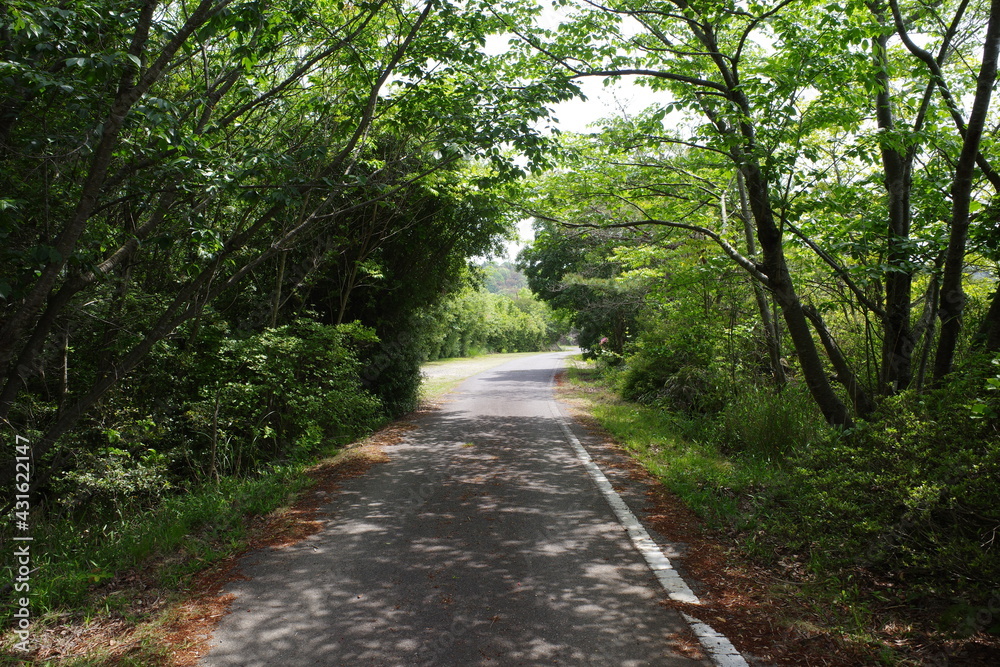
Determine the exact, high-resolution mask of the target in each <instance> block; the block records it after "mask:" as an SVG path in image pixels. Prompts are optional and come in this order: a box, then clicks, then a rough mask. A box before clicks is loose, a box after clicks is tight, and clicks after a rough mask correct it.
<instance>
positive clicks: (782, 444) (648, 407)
mask: <svg viewBox="0 0 1000 667" xmlns="http://www.w3.org/2000/svg"><path fill="white" fill-rule="evenodd" d="M615 375H616V373H615V371H612V372H610V373H607V372H605V373H603V374H602V373H601V372H600V371H598V370H595V369H593V368H588V367H583V366H581V365H579V364H578V365H576V366H575V367H571V368H570V379H571V381H572V382H573V383H574V385H575V386H576V387H578V388H586V391H585V395H586V399H587V401H588V403H589V405H588V410H589V411H590V412H591V413H592V414H593V416H594V417H595V418H596V419H597V420H598V421H599V422H600V423H601V425H602V426H603V427H604V428H605V429H606V430H607V431H609V432H610V433H611V434H612V435H613V436H614V437H615V438H616V439H617V440H618V441H619V442H620V443H621V444H622V445H623V446H624V448H625V449H626V450H628V451H629V452H630V453H631V454H632V455H633V456H634V457H635V458H636V459H637V460H638V461H640V462H641V463H642V464H643V465H644V466H645V467H646V468H647V469H648V470H649V471H650V472H651V473H652V474H654V475H655V476H656V477H657V478H658V479H659V480H661V481H662V483H663V484H664V485H665V486H666V487H667V488H668V489H669V490H670V491H672V492H673V493H675V494H676V495H677V496H679V497H680V498H681V499H682V500H683V501H684V502H685V503H686V504H687V505H688V506H689V507H691V508H692V509H693V510H694V511H695V512H696V513H698V514H699V515H700V516H701V517H702V518H703V520H704V521H705V522H706V525H707V526H708V527H709V528H711V529H714V530H717V531H722V532H725V533H727V534H728V535H730V536H732V537H733V538H734V539H735V540H736V541H737V542H738V543H739V544H740V545H741V547H742V550H743V551H744V553H746V554H747V555H748V556H749V557H752V558H755V559H757V560H758V561H759V562H763V563H767V564H769V565H770V566H771V567H773V568H775V569H776V570H778V571H780V573H781V575H782V577H783V578H785V579H787V580H794V581H795V582H796V583H795V585H794V586H791V587H789V591H791V592H788V591H786V592H784V593H782V594H783V595H795V596H798V597H800V598H806V599H810V600H812V601H813V603H814V604H815V605H816V606H817V607H819V608H822V609H823V610H824V612H825V615H826V616H827V617H828V618H829V622H830V626H831V631H832V632H834V634H840V635H843V636H845V637H847V638H848V640H849V641H851V642H852V643H855V644H857V645H864V646H867V647H869V649H870V650H871V652H872V656H873V660H876V661H878V662H885V663H887V664H895V663H896V662H898V661H899V660H905V659H906V658H905V657H903V656H902V654H901V653H900V652H899V651H898V650H897V648H895V647H894V646H893V645H894V644H896V643H899V644H900V645H904V644H906V643H907V641H909V639H912V638H908V639H907V640H906V641H902V642H897V640H899V639H900V637H888V636H887V635H886V633H885V632H884V631H883V630H884V628H885V627H897V628H907V630H906V632H908V633H911V634H912V633H913V632H916V631H917V630H916V629H917V628H919V632H920V633H923V635H922V636H924V637H925V638H927V637H932V636H933V637H934V638H935V641H939V642H949V641H955V640H956V639H957V640H961V639H963V638H969V637H973V636H975V635H978V636H979V637H984V636H987V635H989V634H990V633H997V632H1000V591H998V590H997V589H995V586H996V582H997V581H1000V555H998V550H997V549H995V548H993V536H994V535H995V534H996V532H997V530H1000V514H998V507H1000V488H998V487H997V485H996V480H997V479H1000V438H998V437H997V433H996V424H995V423H993V422H991V421H990V419H987V418H983V419H974V418H973V419H970V418H965V419H954V418H949V415H950V416H951V417H954V416H955V415H962V414H965V415H968V414H969V406H968V405H966V404H968V403H969V401H970V400H971V399H970V396H974V395H975V392H974V391H973V389H974V388H972V387H970V388H966V389H965V390H963V389H962V388H957V389H956V388H954V387H952V388H950V389H949V390H947V391H941V392H938V393H932V394H924V395H922V396H919V397H918V396H915V395H912V394H903V395H901V396H899V397H895V398H893V399H890V400H888V401H887V402H886V403H885V404H884V405H883V406H882V408H881V411H880V413H879V414H878V415H876V416H875V418H874V419H872V420H871V421H870V422H862V423H861V425H860V426H858V427H857V428H855V429H854V430H852V431H849V432H846V433H839V432H835V431H833V430H831V429H829V428H828V427H827V426H826V425H825V424H824V422H823V420H822V418H821V416H820V415H819V414H818V413H817V411H816V409H815V407H814V405H813V404H812V402H811V401H810V400H809V397H808V395H805V391H804V389H802V388H800V387H796V386H789V387H786V388H785V389H784V391H783V392H781V394H776V393H774V392H773V391H767V390H746V391H743V392H741V393H739V394H738V395H736V396H735V397H732V398H730V399H729V401H728V402H727V403H726V405H725V406H724V408H723V409H722V410H721V411H719V412H715V413H692V412H687V413H682V412H679V411H677V410H672V409H670V407H669V406H665V405H662V404H657V403H656V402H655V401H646V402H644V403H633V402H628V401H624V400H622V399H619V398H618V397H617V395H616V393H615V389H616V388H619V387H618V385H619V384H620V380H619V378H616V377H615ZM990 377H992V376H990ZM994 421H995V420H994ZM987 643H990V644H995V643H996V642H995V641H994V640H992V639H990V640H988V642H987Z"/></svg>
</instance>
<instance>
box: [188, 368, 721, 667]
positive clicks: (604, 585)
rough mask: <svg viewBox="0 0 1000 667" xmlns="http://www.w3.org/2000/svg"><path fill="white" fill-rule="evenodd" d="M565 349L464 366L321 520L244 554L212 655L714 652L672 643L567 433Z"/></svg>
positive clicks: (442, 658) (231, 660) (633, 660)
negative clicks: (557, 388)
mask: <svg viewBox="0 0 1000 667" xmlns="http://www.w3.org/2000/svg"><path fill="white" fill-rule="evenodd" d="M565 356H566V353H552V354H543V355H539V356H535V357H529V358H525V359H517V360H515V361H512V362H509V363H506V364H504V365H502V366H499V367H497V368H494V369H491V370H488V371H486V372H484V373H481V374H479V375H477V376H474V377H472V378H470V379H469V380H466V381H465V382H464V383H462V384H461V385H459V387H458V389H457V390H456V392H455V393H454V394H451V396H450V400H448V401H447V402H446V403H445V404H444V405H443V407H442V408H441V409H440V410H437V411H435V412H433V413H431V414H428V415H426V416H425V417H422V418H420V419H419V420H418V421H417V422H416V423H417V425H418V428H417V429H415V430H413V431H410V432H409V433H408V435H407V437H406V439H405V440H404V442H403V443H402V444H399V445H396V446H393V447H390V448H388V449H387V450H386V453H387V454H388V455H389V456H390V459H391V460H390V461H388V462H385V463H379V464H377V465H375V466H374V467H373V468H372V469H370V470H369V471H368V472H367V473H365V474H364V475H361V476H358V477H356V478H353V479H348V480H345V482H344V483H343V484H342V490H341V491H340V492H339V493H337V494H335V495H334V496H333V497H332V499H331V502H330V503H329V504H328V505H326V506H325V507H324V516H325V519H324V521H325V528H324V529H323V530H322V531H321V532H320V533H318V534H316V535H313V536H312V537H309V538H307V539H306V540H304V541H302V542H299V543H297V544H295V545H293V546H290V547H286V548H284V549H278V550H275V549H263V550H261V551H258V552H255V553H252V554H250V555H249V556H247V557H246V559H245V560H244V562H243V563H242V567H241V569H242V571H243V573H244V574H245V575H246V576H247V578H246V579H245V580H241V581H237V582H235V583H234V584H233V585H231V587H230V589H229V590H230V591H231V592H233V593H235V594H236V599H235V601H234V602H233V605H232V607H231V612H230V613H229V614H228V615H227V616H225V617H224V618H223V619H222V621H221V622H220V624H219V626H218V628H217V629H216V631H215V634H214V636H213V641H212V649H211V651H210V652H209V653H208V655H206V656H205V658H204V659H203V662H202V664H203V665H206V666H209V667H229V666H233V667H236V666H239V667H252V666H256V665H292V666H298V665H345V666H351V667H354V666H362V665H401V666H411V665H444V666H452V665H455V666H462V667H465V666H473V665H623V666H624V665H705V664H710V663H707V662H699V661H696V660H690V659H688V658H685V657H683V656H681V655H679V654H676V653H673V652H672V651H671V648H670V647H671V644H672V640H674V639H676V635H677V633H678V632H680V631H683V630H684V629H686V627H687V625H686V623H685V621H684V620H683V619H682V618H681V617H680V616H679V615H678V614H677V613H676V612H674V611H673V610H671V609H669V608H667V607H665V606H663V605H662V604H661V601H662V600H663V599H664V598H665V597H666V595H665V593H664V590H663V589H662V588H661V586H660V584H659V582H658V581H657V579H656V576H654V573H653V572H652V571H651V570H650V567H649V566H648V565H647V563H646V561H645V560H644V559H643V557H642V556H641V555H640V553H639V552H638V551H637V550H636V548H635V547H634V546H633V543H632V541H630V539H629V536H628V534H627V533H626V531H625V530H624V529H623V527H622V525H621V523H619V521H618V519H617V518H616V516H615V514H614V513H613V511H612V509H611V508H610V507H609V505H608V502H607V501H606V500H605V498H604V497H603V496H602V495H601V492H600V490H599V489H598V487H597V486H596V485H595V483H594V481H593V480H592V479H591V477H590V476H589V475H588V473H587V471H586V469H585V468H584V465H583V464H582V463H581V462H580V460H579V458H577V455H576V454H575V453H574V451H573V449H572V447H571V445H570V442H569V441H568V438H567V433H566V431H565V430H564V427H563V425H562V424H565V423H566V422H565V420H564V419H563V418H562V417H560V416H559V415H560V414H561V413H560V412H559V411H560V410H561V408H560V407H559V406H558V404H557V403H556V402H555V401H554V399H553V396H552V378H553V375H554V373H555V372H556V370H557V369H558V368H559V367H561V365H562V363H563V358H564V357H565ZM571 428H572V429H573V433H574V434H575V435H576V437H577V438H579V439H581V440H584V441H586V437H587V436H586V434H585V433H584V432H583V431H582V429H578V428H577V427H576V426H571Z"/></svg>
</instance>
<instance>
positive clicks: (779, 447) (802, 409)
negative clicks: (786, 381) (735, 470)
mask: <svg viewBox="0 0 1000 667" xmlns="http://www.w3.org/2000/svg"><path fill="white" fill-rule="evenodd" d="M829 433H830V431H829V429H828V427H827V425H826V422H825V421H824V419H823V415H822V414H821V413H820V412H819V410H818V409H817V408H816V403H815V401H813V399H812V397H811V396H810V395H809V392H808V390H806V388H805V387H802V386H800V385H794V384H793V385H790V386H787V387H785V388H784V389H783V390H782V391H781V392H776V391H775V389H774V388H773V387H760V386H756V385H754V386H748V387H746V388H744V389H743V390H742V391H740V392H739V393H738V394H737V395H736V396H734V397H733V398H731V399H730V400H729V402H728V403H727V404H726V407H725V409H724V410H723V412H722V423H721V438H722V449H723V451H725V452H727V453H729V454H736V455H747V456H752V457H755V458H761V459H766V460H782V459H784V457H785V456H786V455H787V454H790V453H791V452H793V451H796V450H802V449H805V448H807V447H809V446H810V445H813V444H816V443H818V442H820V441H821V440H823V439H824V438H826V437H828V436H829Z"/></svg>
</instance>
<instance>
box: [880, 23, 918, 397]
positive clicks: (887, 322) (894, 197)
mask: <svg viewBox="0 0 1000 667" xmlns="http://www.w3.org/2000/svg"><path fill="white" fill-rule="evenodd" d="M872 12H873V13H874V14H875V16H876V18H878V19H879V20H881V21H882V22H884V20H885V17H884V15H883V14H882V12H881V11H877V10H876V8H875V7H874V6H872ZM887 44H888V36H886V35H883V36H882V37H880V38H879V39H878V40H876V43H875V61H876V62H875V65H876V79H877V81H878V94H877V95H876V100H875V107H876V116H877V119H878V126H879V129H880V130H881V131H882V134H883V135H884V136H885V137H889V136H891V133H892V132H893V131H894V130H895V129H896V123H895V119H894V118H893V113H892V101H891V94H890V90H891V89H890V86H889V71H888V67H889V60H888V57H887V56H886V49H887ZM880 151H881V154H882V169H883V172H884V175H885V181H884V182H885V189H886V193H887V194H888V204H889V206H888V208H889V219H888V226H887V229H886V264H887V268H886V272H885V316H884V318H883V322H882V364H881V368H880V372H879V391H880V393H882V394H886V395H888V394H894V393H895V392H897V391H899V390H901V389H906V388H907V387H908V386H909V384H910V381H911V379H912V376H913V373H912V363H911V359H912V356H913V332H912V331H911V329H910V296H911V293H912V285H913V270H912V268H910V267H911V261H910V259H911V258H910V252H909V250H908V249H907V245H908V243H907V242H908V240H909V238H910V218H911V214H910V188H911V171H912V169H911V162H910V161H909V160H908V159H907V158H906V157H905V156H904V155H903V153H902V152H901V151H899V150H898V149H897V148H895V147H894V146H893V145H892V144H891V143H890V141H889V140H888V139H885V140H883V141H882V143H881V146H880Z"/></svg>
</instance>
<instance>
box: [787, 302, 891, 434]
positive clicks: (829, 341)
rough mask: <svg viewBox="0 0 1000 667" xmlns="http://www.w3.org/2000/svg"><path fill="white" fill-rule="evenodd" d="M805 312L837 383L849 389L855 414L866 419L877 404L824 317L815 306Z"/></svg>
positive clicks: (806, 308)
mask: <svg viewBox="0 0 1000 667" xmlns="http://www.w3.org/2000/svg"><path fill="white" fill-rule="evenodd" d="M803 312H805V314H806V317H808V318H809V320H810V321H811V322H812V323H813V328H815V329H816V333H817V334H818V335H819V339H820V341H822V343H823V347H824V348H825V349H826V355H827V356H828V357H829V358H830V362H831V363H832V364H833V368H834V370H836V371H837V381H838V382H840V383H841V384H842V385H844V388H845V389H847V395H848V396H850V397H851V403H852V404H853V405H854V413H855V414H856V415H857V416H858V417H859V418H861V419H864V418H865V417H867V416H868V415H870V414H871V413H872V411H873V410H874V409H875V404H874V403H873V402H872V400H871V399H870V398H869V397H868V394H867V392H865V389H864V387H863V386H862V385H861V382H860V381H859V380H858V376H857V375H856V374H855V373H854V370H853V369H852V368H851V365H850V364H849V363H848V361H847V358H846V357H845V356H844V353H843V352H841V350H840V346H839V345H837V341H836V340H834V338H833V334H831V333H830V330H829V329H827V327H826V322H824V321H823V316H822V315H820V314H819V311H818V310H816V308H814V307H813V306H806V307H804V308H803Z"/></svg>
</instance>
